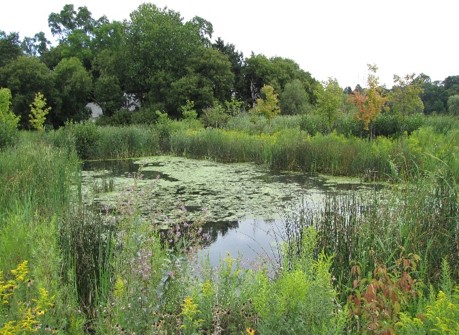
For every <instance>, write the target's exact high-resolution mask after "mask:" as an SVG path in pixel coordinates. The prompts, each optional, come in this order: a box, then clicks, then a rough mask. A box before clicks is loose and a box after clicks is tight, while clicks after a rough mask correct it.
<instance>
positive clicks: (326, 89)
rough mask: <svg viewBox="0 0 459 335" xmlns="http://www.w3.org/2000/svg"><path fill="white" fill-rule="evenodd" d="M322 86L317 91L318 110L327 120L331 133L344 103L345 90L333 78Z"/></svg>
mask: <svg viewBox="0 0 459 335" xmlns="http://www.w3.org/2000/svg"><path fill="white" fill-rule="evenodd" d="M322 85H323V86H321V87H320V88H319V89H318V90H317V91H316V96H317V109H318V111H319V113H320V114H321V115H323V116H324V117H325V118H326V120H327V126H328V129H329V131H331V129H332V127H333V123H334V122H335V119H336V116H337V115H338V111H339V108H340V106H341V104H342V101H343V89H342V88H341V87H340V86H339V84H338V81H337V80H336V79H333V78H329V79H328V80H327V81H326V82H324V83H323V84H322Z"/></svg>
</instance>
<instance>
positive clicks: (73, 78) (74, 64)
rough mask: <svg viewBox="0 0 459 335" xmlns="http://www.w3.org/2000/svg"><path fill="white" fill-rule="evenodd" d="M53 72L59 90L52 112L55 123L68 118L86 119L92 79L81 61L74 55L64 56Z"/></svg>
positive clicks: (61, 122) (59, 123) (60, 122)
mask: <svg viewBox="0 0 459 335" xmlns="http://www.w3.org/2000/svg"><path fill="white" fill-rule="evenodd" d="M54 72H55V76H56V87H57V89H58V91H59V93H58V100H57V106H56V109H55V110H54V111H55V113H54V114H53V115H54V117H55V119H54V122H55V124H57V125H62V124H64V122H65V121H67V120H70V119H71V120H75V121H81V120H85V119H87V118H88V117H89V114H90V113H89V111H88V110H87V109H86V108H85V106H86V104H87V103H88V102H89V101H88V100H89V95H90V93H91V91H92V80H91V76H90V75H89V73H88V72H87V71H86V69H85V68H84V66H83V64H82V63H81V61H80V60H79V59H78V58H76V57H72V58H64V59H63V60H62V61H60V63H59V64H58V65H57V66H56V69H55V70H54Z"/></svg>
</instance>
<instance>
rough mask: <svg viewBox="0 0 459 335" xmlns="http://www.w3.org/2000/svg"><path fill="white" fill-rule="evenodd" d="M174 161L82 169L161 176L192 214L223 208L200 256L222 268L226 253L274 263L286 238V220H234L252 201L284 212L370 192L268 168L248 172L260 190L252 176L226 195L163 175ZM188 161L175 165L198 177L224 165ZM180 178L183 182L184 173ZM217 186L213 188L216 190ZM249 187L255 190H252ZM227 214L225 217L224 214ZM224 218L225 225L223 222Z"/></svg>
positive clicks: (122, 162) (106, 174) (110, 175)
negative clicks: (331, 195)
mask: <svg viewBox="0 0 459 335" xmlns="http://www.w3.org/2000/svg"><path fill="white" fill-rule="evenodd" d="M171 159H172V158H167V159H166V160H163V161H159V162H158V161H153V162H149V161H148V160H143V161H142V163H143V164H140V162H139V161H134V160H109V161H91V162H85V163H84V164H83V169H84V170H90V171H103V173H100V174H97V175H98V176H99V178H107V177H108V178H116V177H121V178H122V177H132V176H133V175H139V176H140V178H142V179H156V178H160V179H162V180H165V181H169V182H172V183H169V184H168V185H166V186H165V188H167V189H168V190H169V191H171V192H172V197H171V199H172V200H174V201H178V199H182V197H187V198H184V199H182V200H183V201H184V203H185V206H186V209H187V212H188V213H196V214H199V213H202V212H203V211H204V210H205V209H206V208H209V207H210V208H218V211H217V212H218V213H217V214H218V215H217V216H216V217H215V216H214V217H213V218H212V219H211V220H212V221H211V222H208V223H207V224H206V225H205V226H204V232H205V233H206V234H207V235H208V236H209V240H208V241H207V242H206V245H205V246H204V248H203V250H201V251H200V252H199V256H204V255H207V254H208V255H209V260H210V263H211V265H213V266H216V265H218V264H219V261H220V259H221V258H223V257H225V256H226V255H227V254H229V255H231V256H232V257H237V256H238V255H241V257H243V258H244V259H246V260H247V259H248V260H254V259H256V258H258V257H265V258H266V257H268V258H271V259H273V258H276V256H277V248H276V245H277V241H279V240H280V239H281V236H280V233H279V232H280V230H281V228H282V221H281V220H280V219H276V220H267V219H266V215H258V214H259V212H255V211H250V212H248V211H246V212H245V213H244V215H241V217H247V216H248V215H250V216H252V217H251V218H244V219H240V220H235V218H238V217H239V212H237V211H238V210H239V211H240V209H241V207H243V206H244V204H245V203H246V202H247V201H248V198H250V199H252V198H253V199H277V200H276V201H275V202H266V201H265V200H261V201H258V202H257V206H258V207H257V208H260V207H261V206H264V207H269V206H271V207H272V206H274V205H273V204H275V205H276V206H278V208H281V207H282V206H286V204H289V203H291V202H296V203H298V202H300V203H302V204H303V206H306V207H308V208H311V207H313V206H317V204H318V203H319V202H321V201H322V199H323V198H324V196H325V194H327V193H329V192H332V193H334V194H341V193H345V192H348V191H356V190H361V189H365V188H366V189H369V187H370V186H369V185H368V184H363V183H358V182H357V183H356V182H355V181H354V182H349V180H346V179H339V178H334V179H333V180H330V179H329V178H326V177H321V176H315V175H308V174H301V173H287V172H280V173H279V172H276V173H273V172H268V171H266V172H265V171H264V170H262V171H261V172H260V171H259V170H256V173H253V172H252V170H250V172H251V173H250V174H248V175H249V176H250V178H252V179H257V180H259V181H260V180H261V181H262V183H258V184H256V185H258V186H259V187H258V188H256V187H253V185H252V186H247V185H246V184H247V183H248V182H249V181H250V178H249V177H246V179H240V180H238V179H235V181H234V183H242V184H241V187H240V188H239V189H235V190H233V189H230V190H231V192H230V193H228V194H226V195H225V193H223V192H222V191H221V187H222V186H219V187H220V188H218V187H215V185H213V184H212V183H214V184H215V180H214V179H211V180H212V183H211V184H208V183H206V182H205V179H207V180H209V178H210V177H209V176H208V175H205V177H204V178H205V179H202V180H198V181H195V180H194V179H193V180H192V182H189V181H186V182H185V180H179V179H176V178H174V177H177V174H176V173H175V171H174V170H173V169H169V170H167V169H166V170H165V171H167V173H164V172H163V171H160V168H161V167H165V166H169V165H168V164H169V163H170V160H171ZM183 160H184V161H183V162H182V161H180V162H179V163H177V162H175V164H176V165H173V167H174V169H178V168H179V167H180V168H183V167H184V166H185V167H186V168H187V169H189V170H190V171H191V172H190V173H191V174H195V173H196V172H197V171H199V170H198V169H199V168H201V169H203V170H204V171H206V173H207V171H208V170H206V168H210V169H215V168H218V167H220V165H218V166H216V167H215V166H214V165H215V164H217V163H213V162H207V163H206V162H204V163H205V164H210V167H208V166H207V165H204V164H203V163H201V164H203V165H196V164H195V163H193V161H191V160H189V161H186V159H183ZM193 164H195V165H193ZM190 166H191V167H190ZM227 166H230V165H227ZM231 169H232V170H228V171H225V172H226V173H229V174H241V175H243V174H244V173H246V174H247V167H243V168H234V169H233V168H231ZM250 169H255V168H250ZM163 170H164V169H163ZM187 173H188V170H187ZM220 174H222V173H220ZM101 176H102V177H101ZM172 176H173V177H172ZM96 177H97V176H96ZM177 178H181V177H180V175H179V177H177ZM212 178H217V176H213V177H212ZM338 179H339V180H338ZM241 180H242V182H241ZM220 183H221V185H223V187H224V188H228V185H229V184H228V183H233V179H229V180H224V181H223V182H220ZM219 185H220V184H219ZM291 185H295V187H293V188H290V187H287V186H291ZM265 186H266V187H265ZM212 187H214V188H213V189H212ZM382 187H383V186H382V185H375V184H372V185H371V189H374V190H378V189H380V188H382ZM274 188H277V189H279V188H286V189H288V190H294V191H289V192H284V193H282V194H280V195H279V196H278V198H275V196H277V195H276V193H274V192H273V193H269V192H270V190H271V189H274ZM247 189H249V190H251V191H252V192H248V191H247ZM244 192H245V193H244ZM303 193H304V194H306V193H307V197H303V195H304V194H303ZM266 194H268V195H269V194H271V196H270V197H267V198H263V196H265V195H266ZM143 197H144V198H146V196H145V195H143ZM164 197H165V193H152V194H151V197H150V198H147V199H148V200H149V201H150V202H151V203H153V201H154V200H155V199H161V201H163V202H164ZM225 197H231V198H234V199H235V201H236V205H234V204H233V203H229V202H228V203H227V202H224V200H225ZM244 197H245V198H244ZM302 197H303V198H302ZM234 206H236V207H234ZM152 207H154V206H146V207H145V208H144V210H145V211H144V212H143V213H144V214H145V215H146V216H148V214H149V213H147V211H148V209H149V208H152ZM223 212H224V214H225V215H226V217H225V216H222V215H223ZM236 212H237V213H236ZM167 213H168V214H171V213H172V210H168V211H167ZM219 219H221V220H222V221H218V220H219Z"/></svg>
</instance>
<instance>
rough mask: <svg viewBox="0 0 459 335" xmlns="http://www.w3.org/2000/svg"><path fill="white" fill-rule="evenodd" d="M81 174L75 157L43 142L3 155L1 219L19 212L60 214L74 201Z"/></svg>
mask: <svg viewBox="0 0 459 335" xmlns="http://www.w3.org/2000/svg"><path fill="white" fill-rule="evenodd" d="M77 173H78V159H77V157H76V155H75V154H74V153H72V152H70V153H69V152H68V151H67V150H61V149H56V148H54V147H53V146H52V145H50V144H48V143H47V141H45V140H42V139H39V138H37V140H36V141H34V142H32V141H29V142H27V143H20V144H19V145H18V146H17V147H16V148H9V149H6V150H4V151H2V152H0V208H1V209H2V211H1V214H0V219H1V218H3V217H5V216H6V215H8V214H9V213H10V212H13V213H14V212H17V211H27V212H29V213H35V212H38V213H40V214H44V215H48V216H50V215H52V214H58V213H59V212H61V211H62V210H63V209H64V208H65V207H66V206H67V205H68V203H69V201H70V199H71V196H72V190H71V186H72V185H75V182H76V178H77V177H78V174H77Z"/></svg>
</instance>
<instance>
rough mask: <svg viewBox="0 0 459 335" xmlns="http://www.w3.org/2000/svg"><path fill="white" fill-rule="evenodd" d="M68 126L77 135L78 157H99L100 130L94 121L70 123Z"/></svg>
mask: <svg viewBox="0 0 459 335" xmlns="http://www.w3.org/2000/svg"><path fill="white" fill-rule="evenodd" d="M66 128H68V130H69V131H70V132H71V133H72V134H73V136H74V137H75V149H76V152H77V154H78V157H80V158H81V159H89V158H92V157H97V150H98V148H97V142H98V139H99V132H98V128H97V126H96V125H95V124H94V122H91V121H87V122H84V123H68V124H67V125H66Z"/></svg>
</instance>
